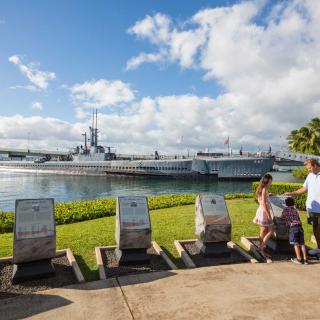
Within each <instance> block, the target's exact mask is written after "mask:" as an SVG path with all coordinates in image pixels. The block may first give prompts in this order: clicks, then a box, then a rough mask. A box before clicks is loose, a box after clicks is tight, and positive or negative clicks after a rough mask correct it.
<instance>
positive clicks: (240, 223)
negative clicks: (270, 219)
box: [0, 199, 311, 280]
mask: <svg viewBox="0 0 320 320" xmlns="http://www.w3.org/2000/svg"><path fill="white" fill-rule="evenodd" d="M227 205H228V209H229V213H230V216H231V219H232V239H233V241H234V242H236V243H239V242H240V238H241V236H244V235H246V236H254V235H257V234H258V227H257V226H255V225H254V224H253V223H252V219H253V217H254V215H255V211H256V209H257V205H256V203H255V202H254V201H253V200H251V199H241V200H229V201H227ZM302 220H303V223H304V229H305V238H306V240H309V239H310V236H311V227H310V226H309V225H307V224H306V215H305V213H303V214H302ZM151 221H152V228H153V229H152V237H153V240H155V241H157V242H158V244H159V245H160V246H161V247H162V248H163V249H164V250H165V251H166V252H167V253H168V254H169V255H170V257H171V258H172V259H173V260H174V262H175V263H176V264H177V265H178V266H179V267H182V266H183V264H182V263H181V261H180V259H179V258H178V253H177V251H176V250H175V247H174V244H173V242H174V240H175V239H180V240H183V239H192V238H194V237H195V236H194V206H193V205H188V206H182V207H174V208H169V209H161V210H155V211H152V212H151ZM114 233H115V217H106V218H100V219H95V220H89V221H84V222H79V223H74V224H67V225H60V226H57V247H58V249H64V248H71V250H72V251H73V253H74V255H75V257H76V259H77V261H78V263H79V265H80V268H81V270H82V272H83V273H84V275H85V277H86V279H87V280H95V279H98V271H97V265H96V260H95V253H94V248H95V247H96V246H106V245H113V244H115V238H114ZM9 255H12V234H11V233H8V234H3V235H1V236H0V256H9Z"/></svg>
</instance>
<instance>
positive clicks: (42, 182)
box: [0, 171, 297, 211]
mask: <svg viewBox="0 0 320 320" xmlns="http://www.w3.org/2000/svg"><path fill="white" fill-rule="evenodd" d="M272 174H273V176H274V180H275V181H291V182H294V181H297V179H295V178H294V177H292V175H291V173H281V172H273V173H272ZM250 190H251V182H250V181H210V180H207V181H184V180H162V179H145V178H143V179H142V178H139V179H133V178H124V177H122V178H116V177H112V178H111V177H88V176H64V175H49V174H36V173H31V172H23V173H22V172H13V171H0V211H14V202H15V199H23V198H45V197H52V198H54V199H55V201H56V202H62V201H73V200H85V199H96V198H105V197H115V196H119V195H147V196H148V195H156V194H170V193H197V192H202V193H206V192H216V193H233V192H250Z"/></svg>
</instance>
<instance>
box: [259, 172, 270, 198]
mask: <svg viewBox="0 0 320 320" xmlns="http://www.w3.org/2000/svg"><path fill="white" fill-rule="evenodd" d="M270 180H272V175H271V174H270V173H266V174H265V175H264V176H263V177H262V178H261V180H260V183H259V186H258V188H257V191H256V195H257V196H259V195H261V193H262V190H263V189H264V188H265V187H266V186H267V184H268V183H269V181H270Z"/></svg>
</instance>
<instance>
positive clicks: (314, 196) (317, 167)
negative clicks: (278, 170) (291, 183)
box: [284, 159, 320, 255]
mask: <svg viewBox="0 0 320 320" xmlns="http://www.w3.org/2000/svg"><path fill="white" fill-rule="evenodd" d="M304 164H305V166H306V168H307V170H308V172H309V174H308V176H307V178H306V180H305V182H304V184H303V187H302V188H300V189H298V190H296V191H293V192H286V193H285V194H284V195H286V196H297V195H299V194H303V193H305V192H307V193H308V195H307V202H306V208H307V212H308V216H309V218H308V223H309V224H312V227H313V234H314V236H315V238H316V242H317V247H318V248H317V249H312V250H309V254H311V255H315V254H320V164H319V162H318V160H316V159H308V160H306V161H305V163H304Z"/></svg>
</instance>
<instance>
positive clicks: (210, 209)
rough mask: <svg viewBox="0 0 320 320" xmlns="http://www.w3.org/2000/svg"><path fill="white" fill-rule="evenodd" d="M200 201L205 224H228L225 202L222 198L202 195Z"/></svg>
mask: <svg viewBox="0 0 320 320" xmlns="http://www.w3.org/2000/svg"><path fill="white" fill-rule="evenodd" d="M200 199H201V205H202V209H203V215H204V218H205V220H206V224H230V218H229V214H228V210H227V206H226V201H225V200H224V197H223V196H220V195H203V196H201V198H200Z"/></svg>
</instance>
